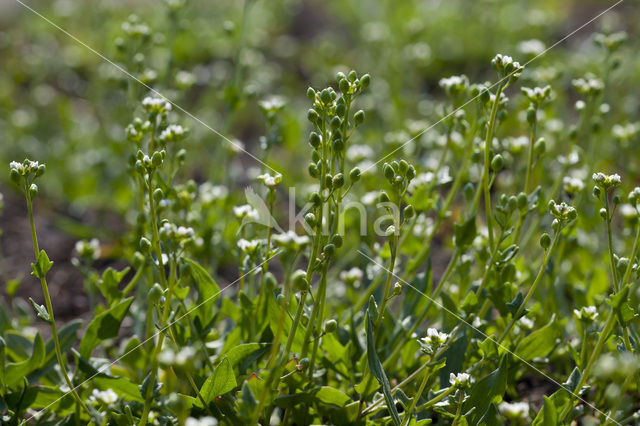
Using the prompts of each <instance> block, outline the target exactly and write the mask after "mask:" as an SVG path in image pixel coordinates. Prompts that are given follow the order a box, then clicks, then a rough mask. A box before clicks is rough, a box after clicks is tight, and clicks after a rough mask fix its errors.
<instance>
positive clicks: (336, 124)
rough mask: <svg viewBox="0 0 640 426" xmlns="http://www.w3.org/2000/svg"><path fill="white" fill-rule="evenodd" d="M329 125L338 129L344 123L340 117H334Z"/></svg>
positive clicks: (333, 128)
mask: <svg viewBox="0 0 640 426" xmlns="http://www.w3.org/2000/svg"><path fill="white" fill-rule="evenodd" d="M329 125H330V126H331V129H332V130H336V129H337V128H338V127H340V125H342V120H340V117H333V118H332V119H331V122H330V123H329Z"/></svg>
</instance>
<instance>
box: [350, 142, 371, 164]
mask: <svg viewBox="0 0 640 426" xmlns="http://www.w3.org/2000/svg"><path fill="white" fill-rule="evenodd" d="M374 155H375V152H374V151H373V148H371V147H370V146H369V145H350V146H349V147H348V148H347V152H346V157H347V160H349V161H351V162H352V163H357V162H358V161H362V160H366V159H369V158H371V157H373V156H374Z"/></svg>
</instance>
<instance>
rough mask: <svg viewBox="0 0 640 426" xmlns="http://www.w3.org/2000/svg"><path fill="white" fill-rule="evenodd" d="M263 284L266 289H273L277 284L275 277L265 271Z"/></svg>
mask: <svg viewBox="0 0 640 426" xmlns="http://www.w3.org/2000/svg"><path fill="white" fill-rule="evenodd" d="M264 285H265V287H266V288H267V290H268V291H273V289H274V288H276V287H277V286H278V280H276V277H275V276H274V275H273V274H272V273H271V272H268V271H267V273H266V274H265V276H264Z"/></svg>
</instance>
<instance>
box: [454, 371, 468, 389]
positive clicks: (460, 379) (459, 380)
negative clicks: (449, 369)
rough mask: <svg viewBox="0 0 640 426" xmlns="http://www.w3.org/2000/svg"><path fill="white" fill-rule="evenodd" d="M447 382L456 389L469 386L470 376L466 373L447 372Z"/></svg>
mask: <svg viewBox="0 0 640 426" xmlns="http://www.w3.org/2000/svg"><path fill="white" fill-rule="evenodd" d="M449 383H450V384H451V386H454V387H455V388H456V389H466V388H468V387H469V386H471V376H469V374H467V373H458V374H453V373H449Z"/></svg>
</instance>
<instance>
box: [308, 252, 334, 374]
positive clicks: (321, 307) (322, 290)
mask: <svg viewBox="0 0 640 426" xmlns="http://www.w3.org/2000/svg"><path fill="white" fill-rule="evenodd" d="M328 268H329V262H325V264H324V265H323V267H322V277H321V278H320V286H319V287H318V299H319V300H318V303H316V304H315V305H314V307H315V306H318V312H317V315H318V320H317V322H316V333H321V330H322V324H323V322H324V311H325V304H326V299H327V269H328ZM309 324H310V325H311V324H312V323H311V321H309ZM310 329H311V327H309V328H307V332H309V330H310ZM321 338H322V335H320V334H319V335H317V336H316V338H315V340H314V341H313V349H312V350H311V360H310V362H309V370H308V371H309V376H310V377H311V378H312V379H313V367H314V366H315V363H316V355H317V353H318V346H319V345H320V340H321ZM303 357H304V356H303Z"/></svg>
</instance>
